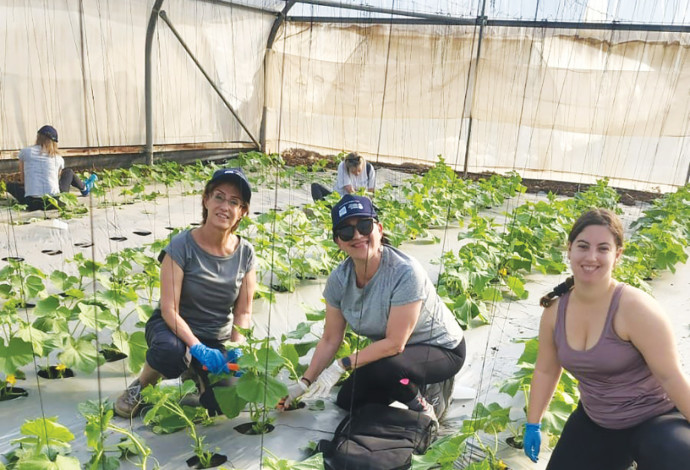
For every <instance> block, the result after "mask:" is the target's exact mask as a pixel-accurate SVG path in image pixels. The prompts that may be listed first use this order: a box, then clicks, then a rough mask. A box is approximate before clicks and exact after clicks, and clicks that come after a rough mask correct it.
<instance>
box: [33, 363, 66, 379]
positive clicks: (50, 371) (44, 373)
mask: <svg viewBox="0 0 690 470" xmlns="http://www.w3.org/2000/svg"><path fill="white" fill-rule="evenodd" d="M38 376H39V377H43V378H44V379H51V380H52V379H67V378H69V377H74V371H73V370H72V369H70V368H69V367H68V368H66V369H65V370H63V371H62V374H61V373H60V372H59V371H58V370H57V366H50V367H47V368H44V369H41V370H39V371H38Z"/></svg>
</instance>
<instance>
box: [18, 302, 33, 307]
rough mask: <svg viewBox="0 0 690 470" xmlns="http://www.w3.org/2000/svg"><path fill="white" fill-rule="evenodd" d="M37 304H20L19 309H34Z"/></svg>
mask: <svg viewBox="0 0 690 470" xmlns="http://www.w3.org/2000/svg"><path fill="white" fill-rule="evenodd" d="M35 306H36V304H32V303H31V302H24V303H23V304H19V305H18V307H19V308H34V307H35Z"/></svg>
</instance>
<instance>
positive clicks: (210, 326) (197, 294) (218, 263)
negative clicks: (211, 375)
mask: <svg viewBox="0 0 690 470" xmlns="http://www.w3.org/2000/svg"><path fill="white" fill-rule="evenodd" d="M164 251H165V252H166V253H167V254H168V255H170V257H171V258H172V259H173V261H175V262H176V263H177V264H178V265H179V266H180V267H181V268H182V271H183V272H184V279H183V280H182V292H181V293H180V316H181V317H182V318H183V319H184V320H185V321H186V322H187V324H188V325H189V327H190V328H191V329H192V332H193V333H194V334H195V335H196V336H197V337H198V338H199V339H218V340H225V339H228V338H229V337H230V333H232V309H233V307H234V305H235V301H236V300H237V296H238V294H239V291H240V286H241V285H242V281H243V280H244V276H245V275H246V274H247V273H248V272H249V271H251V270H252V269H253V268H254V247H252V245H251V244H250V243H249V242H248V241H247V240H245V239H243V238H240V243H239V245H238V247H237V249H236V250H235V252H234V253H233V254H231V255H230V256H214V255H211V254H209V253H207V252H205V251H204V250H202V249H201V247H200V246H199V245H197V243H196V241H194V238H193V237H192V233H191V230H186V231H184V232H182V233H178V234H177V235H175V236H174V237H173V239H172V240H170V244H169V245H168V246H166V247H165V249H164Z"/></svg>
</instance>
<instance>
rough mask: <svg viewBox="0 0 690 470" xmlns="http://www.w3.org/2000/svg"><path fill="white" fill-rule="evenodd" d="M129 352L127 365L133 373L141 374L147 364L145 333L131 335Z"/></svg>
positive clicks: (137, 332) (138, 332) (136, 332)
mask: <svg viewBox="0 0 690 470" xmlns="http://www.w3.org/2000/svg"><path fill="white" fill-rule="evenodd" d="M128 344H129V352H128V353H127V355H128V359H127V365H128V366H129V370H130V371H131V372H139V371H140V370H141V368H142V367H144V363H145V362H146V351H147V350H148V345H147V344H146V335H145V334H144V332H143V331H135V332H134V333H132V334H131V335H129V341H128Z"/></svg>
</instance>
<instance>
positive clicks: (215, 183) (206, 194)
mask: <svg viewBox="0 0 690 470" xmlns="http://www.w3.org/2000/svg"><path fill="white" fill-rule="evenodd" d="M223 183H227V184H229V185H230V186H233V187H235V188H237V190H238V191H239V192H240V194H242V188H241V187H240V185H239V184H237V183H235V182H234V181H227V180H220V181H218V180H216V181H209V182H208V183H206V186H205V187H204V193H203V195H202V196H201V223H202V224H205V223H206V218H207V217H208V209H206V206H205V205H204V201H205V200H207V199H209V198H210V197H211V193H212V192H213V190H214V189H216V188H217V187H218V186H220V185H221V184H223ZM242 203H243V204H242V205H243V207H244V208H245V209H246V210H247V211H249V203H248V202H247V201H246V200H245V199H244V197H243V198H242ZM241 221H242V219H240V220H238V221H237V223H236V224H235V226H234V227H232V228H231V229H230V231H231V232H234V231H235V230H237V227H238V226H239V225H240V222H241Z"/></svg>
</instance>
